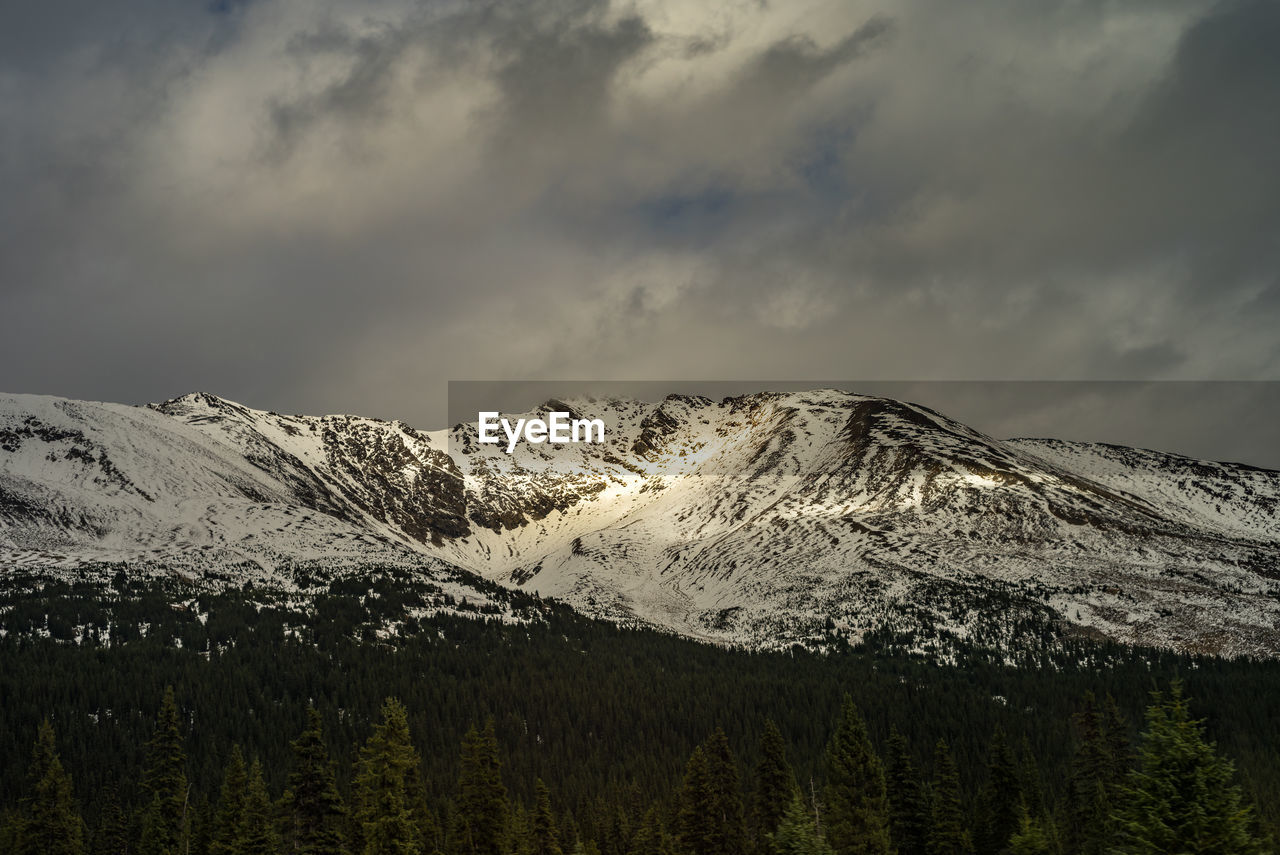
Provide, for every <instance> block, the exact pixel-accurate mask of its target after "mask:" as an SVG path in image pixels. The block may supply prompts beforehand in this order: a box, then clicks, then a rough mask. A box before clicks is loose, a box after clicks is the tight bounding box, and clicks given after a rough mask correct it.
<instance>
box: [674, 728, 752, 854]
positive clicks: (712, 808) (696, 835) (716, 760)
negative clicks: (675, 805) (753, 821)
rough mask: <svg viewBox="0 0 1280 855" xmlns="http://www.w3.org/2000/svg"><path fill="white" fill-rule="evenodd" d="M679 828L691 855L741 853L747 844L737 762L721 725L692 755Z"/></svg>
mask: <svg viewBox="0 0 1280 855" xmlns="http://www.w3.org/2000/svg"><path fill="white" fill-rule="evenodd" d="M677 828H678V838H679V842H680V845H681V849H682V850H683V851H684V852H686V853H688V855H741V853H742V852H743V851H744V850H745V848H746V831H745V829H744V827H743V819H742V796H741V794H740V793H739V791H738V766H737V763H736V762H735V761H734V759H733V753H732V752H731V751H730V750H729V740H728V738H727V737H726V736H725V735H724V731H723V730H721V729H720V728H716V729H715V731H713V732H712V734H711V735H710V736H709V737H707V739H706V741H705V742H703V743H702V744H701V745H699V746H698V747H697V748H696V749H694V752H693V755H692V756H691V757H690V758H689V764H688V765H687V766H686V768H685V779H684V785H683V787H682V789H681V794H680V808H679V812H678V815H677Z"/></svg>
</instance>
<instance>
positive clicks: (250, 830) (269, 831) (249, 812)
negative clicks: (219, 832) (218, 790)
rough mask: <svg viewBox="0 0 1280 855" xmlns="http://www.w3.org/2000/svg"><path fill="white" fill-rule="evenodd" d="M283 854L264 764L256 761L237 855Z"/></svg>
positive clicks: (249, 781)
mask: <svg viewBox="0 0 1280 855" xmlns="http://www.w3.org/2000/svg"><path fill="white" fill-rule="evenodd" d="M279 852H280V835H279V833H278V832H277V831H276V826H275V816H274V812H273V810H272V804H271V796H270V795H269V794H268V793H267V784H266V781H265V780H263V777H262V764H261V763H259V762H258V761H257V760H254V761H253V765H252V766H250V767H249V775H248V783H247V784H246V786H245V792H244V814H243V817H242V819H241V824H240V835H239V838H238V839H237V842H236V855H278V853H279Z"/></svg>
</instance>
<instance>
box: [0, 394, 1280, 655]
mask: <svg viewBox="0 0 1280 855" xmlns="http://www.w3.org/2000/svg"><path fill="white" fill-rule="evenodd" d="M548 407H555V408H561V409H566V410H569V411H572V412H587V413H589V414H590V415H591V416H593V417H600V418H603V419H604V420H605V422H606V424H607V432H606V441H605V442H604V443H603V444H599V445H587V444H580V445H564V446H551V445H546V444H543V445H531V444H528V443H522V444H520V445H519V446H518V447H517V448H516V449H515V452H514V453H513V454H510V455H508V454H506V453H505V452H504V451H503V450H501V449H498V448H495V447H494V446H486V445H481V444H479V443H478V442H476V441H475V436H474V434H475V426H474V425H470V426H467V425H455V426H454V427H452V428H450V429H448V430H441V431H419V430H416V429H414V428H412V427H411V426H409V425H407V424H405V423H403V422H400V421H383V420H378V419H368V418H364V417H360V416H352V415H330V416H319V417H311V416H290V415H281V414H278V413H274V412H270V411H263V410H255V409H252V408H249V407H245V406H243V405H240V404H237V403H235V402H232V401H227V400H226V399H222V398H219V397H217V396H213V395H209V394H207V393H191V394H189V395H185V396H182V397H179V398H174V399H170V400H168V401H165V402H162V403H158V404H150V405H145V406H143V407H130V406H127V405H120V404H108V403H92V402H82V401H72V400H70V399H61V398H52V397H47V396H13V395H5V396H0V567H3V566H6V565H7V566H11V567H27V568H32V567H45V568H54V569H56V568H63V569H67V568H73V567H78V566H83V565H85V564H90V563H94V562H101V561H132V562H142V563H149V564H152V565H155V566H161V565H165V564H166V563H168V564H173V565H176V566H181V567H184V568H188V569H189V572H191V573H193V574H195V575H197V576H198V575H200V574H202V573H207V571H208V570H209V569H210V568H213V567H215V566H216V565H218V564H219V563H220V562H229V561H232V562H245V563H247V564H248V565H251V566H252V565H256V566H259V567H261V568H263V573H264V574H265V575H267V576H269V577H271V578H273V579H274V580H275V581H276V583H278V584H288V579H287V576H288V572H287V571H280V572H277V568H281V567H287V566H289V565H291V564H293V563H296V562H299V561H303V562H308V561H310V562H329V563H332V564H336V565H355V564H358V563H361V562H369V561H375V562H391V563H397V564H403V565H414V564H422V565H423V566H425V567H428V568H431V567H434V568H436V569H437V570H438V569H441V568H446V567H447V568H453V569H458V568H460V569H461V570H464V571H467V572H470V573H473V574H476V575H477V576H480V577H482V578H484V579H486V580H489V581H496V582H499V583H501V584H503V585H506V586H509V587H519V588H524V589H526V590H530V591H533V592H536V593H538V594H539V595H542V596H551V597H556V598H560V599H563V600H565V601H566V602H568V603H569V604H571V605H573V606H574V607H575V608H578V609H579V610H581V611H583V612H585V613H587V614H591V615H593V616H599V617H607V618H614V619H627V620H639V621H642V622H646V623H649V624H652V625H655V626H660V627H663V628H666V629H670V630H672V631H675V632H679V633H682V634H685V635H689V636H691V637H695V638H701V639H704V640H716V641H723V642H727V643H735V644H744V645H747V646H779V645H785V644H787V643H792V642H795V641H807V642H814V641H815V640H819V639H821V638H822V637H823V636H824V635H825V634H828V633H830V632H832V631H834V632H836V633H838V634H842V635H846V636H848V637H850V638H857V637H860V636H861V635H863V634H865V633H866V632H869V631H873V630H879V629H885V628H887V629H889V630H891V631H896V632H901V633H903V634H904V635H907V636H913V635H914V636H919V637H920V638H922V639H926V640H923V641H921V646H922V648H924V647H928V645H929V644H930V643H931V642H929V641H928V640H927V639H930V638H937V637H941V636H948V635H949V636H952V637H970V636H972V635H974V634H975V633H977V634H979V635H983V636H984V637H985V636H987V635H991V640H992V643H993V644H997V645H999V644H1012V643H1014V638H1013V635H1014V634H1016V632H1018V631H1020V630H1016V629H1013V628H1010V627H1012V626H1013V625H1014V624H1017V622H1018V619H1019V618H1018V616H1019V615H1024V616H1027V615H1031V616H1034V621H1035V622H1037V623H1038V624H1040V625H1049V626H1052V627H1053V631H1054V632H1061V633H1067V634H1071V633H1083V634H1090V633H1096V634H1099V635H1102V636H1105V637H1108V638H1113V639H1116V640H1120V641H1125V642H1129V643H1137V644H1155V645H1158V646H1166V647H1173V648H1178V649H1186V650H1195V651H1200V652H1212V653H1218V654H1223V655H1258V656H1275V655H1277V653H1278V651H1280V573H1278V572H1277V567H1278V566H1280V561H1278V560H1277V559H1278V557H1280V472H1275V471H1272V470H1265V469H1260V468H1257V467H1250V466H1246V465H1244V464H1228V463H1215V462H1212V461H1201V460H1194V459H1192V458H1187V457H1183V456H1181V455H1173V454H1165V453H1162V452H1156V451H1151V450H1145V449H1131V448H1126V447H1122V446H1108V445H1103V444H1094V443H1076V442H1067V441H1063V440H1054V439H1029V438H1019V439H1015V440H997V439H994V438H991V437H988V436H986V435H984V434H982V433H981V432H979V431H976V430H974V429H972V428H970V427H968V426H966V425H964V424H962V423H960V422H957V421H955V420H953V419H950V418H948V417H947V416H945V415H943V414H942V413H939V412H936V411H934V410H931V409H929V408H927V407H923V406H921V405H917V404H910V403H906V402H901V401H894V400H891V399H886V398H876V397H870V396H860V395H854V394H852V393H846V392H839V391H836V390H813V391H810V392H805V393H771V392H763V393H755V394H752V395H743V396H738V397H733V398H726V399H724V400H722V401H718V402H717V401H713V400H711V399H709V398H702V397H697V396H679V395H673V396H668V397H667V398H665V399H663V400H662V401H659V402H647V403H646V402H637V401H627V400H623V399H605V400H600V399H589V398H588V399H567V400H560V399H551V400H549V401H548V402H546V404H544V405H542V406H541V407H540V408H535V410H534V411H531V412H532V413H537V412H545V411H546V410H547V408H548ZM513 415H514V414H513ZM523 415H530V414H523ZM992 596H995V597H996V599H997V600H999V601H1000V602H1001V603H1002V604H1003V605H1001V606H999V609H1002V610H1004V611H1005V612H1006V613H1005V614H992V613H990V612H991V611H992V609H991V607H990V604H989V603H988V605H987V606H982V607H981V608H980V607H979V605H978V604H981V603H987V602H988V600H990V598H991V597H992ZM1027 619H1028V620H1031V618H1027ZM1005 623H1007V624H1009V625H1010V627H1005V628H1001V627H1002V626H1003V624H1005ZM992 633H994V635H992Z"/></svg>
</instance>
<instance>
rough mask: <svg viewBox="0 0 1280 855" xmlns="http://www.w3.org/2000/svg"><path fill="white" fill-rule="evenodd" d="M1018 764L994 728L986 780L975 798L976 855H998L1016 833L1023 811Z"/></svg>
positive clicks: (1006, 743)
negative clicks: (994, 854)
mask: <svg viewBox="0 0 1280 855" xmlns="http://www.w3.org/2000/svg"><path fill="white" fill-rule="evenodd" d="M1018 779H1019V772H1018V763H1017V760H1015V759H1014V756H1013V751H1012V750H1010V748H1009V743H1008V740H1006V739H1005V735H1004V730H1002V729H1001V728H999V727H997V728H996V730H995V733H994V734H992V737H991V745H990V747H989V753H988V759H987V781H986V784H985V785H984V786H983V788H982V792H981V794H980V795H979V797H978V822H977V827H976V828H975V830H974V835H973V845H974V848H975V849H976V850H977V851H979V852H991V853H998V852H1001V851H1003V850H1004V848H1005V846H1006V845H1007V844H1008V843H1009V838H1011V837H1013V835H1014V833H1016V832H1017V831H1018V828H1019V826H1020V821H1021V813H1022V808H1023V802H1022V788H1021V785H1020V783H1019V780H1018Z"/></svg>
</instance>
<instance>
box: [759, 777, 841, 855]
mask: <svg viewBox="0 0 1280 855" xmlns="http://www.w3.org/2000/svg"><path fill="white" fill-rule="evenodd" d="M767 843H768V845H767V849H766V851H767V852H768V853H769V855H835V850H833V849H832V848H831V844H829V843H827V841H826V839H825V838H824V837H823V836H822V835H821V834H820V833H819V831H818V828H817V825H816V824H815V822H814V819H813V813H812V812H811V811H810V810H809V808H808V806H807V805H806V804H805V803H804V800H803V799H801V798H800V794H799V793H798V792H796V793H794V794H793V795H792V797H791V802H790V804H788V805H787V810H786V813H784V814H783V817H782V821H781V822H780V823H779V824H778V829H777V831H775V832H774V833H773V834H771V835H769V837H768V841H767Z"/></svg>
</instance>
